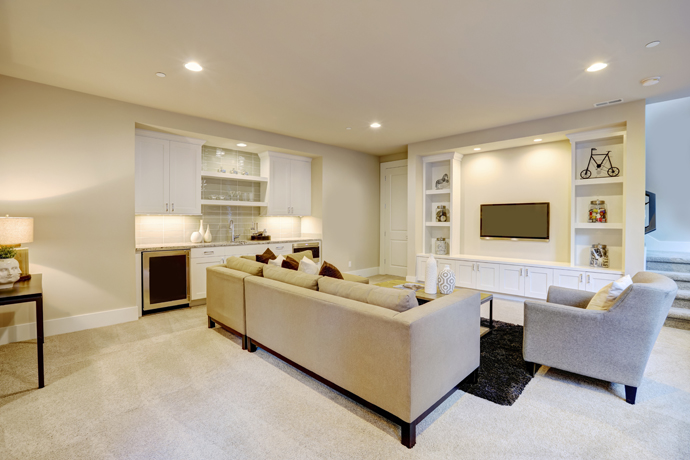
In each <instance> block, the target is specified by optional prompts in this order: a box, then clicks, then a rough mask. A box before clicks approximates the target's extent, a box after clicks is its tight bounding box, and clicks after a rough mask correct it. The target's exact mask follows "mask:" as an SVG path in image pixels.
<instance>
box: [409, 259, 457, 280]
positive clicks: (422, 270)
mask: <svg viewBox="0 0 690 460" xmlns="http://www.w3.org/2000/svg"><path fill="white" fill-rule="evenodd" d="M427 260H428V257H420V258H418V259H417V273H419V274H420V278H419V279H420V280H421V281H424V280H425V279H426V261H427ZM436 264H437V266H438V272H439V273H440V272H441V270H443V269H444V268H446V267H448V268H450V269H451V270H453V271H454V272H455V261H453V260H448V259H436Z"/></svg>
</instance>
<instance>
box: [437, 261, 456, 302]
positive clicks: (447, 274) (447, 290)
mask: <svg viewBox="0 0 690 460" xmlns="http://www.w3.org/2000/svg"><path fill="white" fill-rule="evenodd" d="M454 289H455V272H454V271H453V270H451V268H450V267H448V266H446V267H445V268H444V269H443V270H441V273H439V274H438V292H440V293H441V294H446V295H447V294H452V293H453V290H454Z"/></svg>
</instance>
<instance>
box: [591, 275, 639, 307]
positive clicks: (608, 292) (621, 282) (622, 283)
mask: <svg viewBox="0 0 690 460" xmlns="http://www.w3.org/2000/svg"><path fill="white" fill-rule="evenodd" d="M626 278H627V279H626ZM628 281H629V283H628ZM614 285H615V287H614ZM631 285H632V278H630V276H624V277H623V278H621V279H618V280H616V281H614V282H613V283H609V284H607V285H606V286H604V287H603V288H601V289H599V291H598V292H597V293H596V294H594V297H592V300H590V301H589V304H587V310H602V311H608V310H609V309H610V308H611V307H612V306H613V304H615V303H616V300H618V297H619V296H620V295H621V294H622V293H623V291H625V290H626V289H627V288H628V287H629V286H631Z"/></svg>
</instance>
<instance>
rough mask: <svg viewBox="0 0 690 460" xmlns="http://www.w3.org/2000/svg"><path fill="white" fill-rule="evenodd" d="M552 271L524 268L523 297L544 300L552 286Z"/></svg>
mask: <svg viewBox="0 0 690 460" xmlns="http://www.w3.org/2000/svg"><path fill="white" fill-rule="evenodd" d="M553 272H554V271H553V270H552V269H550V268H542V267H525V294H524V296H525V297H532V298H534V299H546V296H547V295H548V293H549V286H551V285H552V284H553Z"/></svg>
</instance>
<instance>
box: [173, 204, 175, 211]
mask: <svg viewBox="0 0 690 460" xmlns="http://www.w3.org/2000/svg"><path fill="white" fill-rule="evenodd" d="M172 212H175V203H173V204H172Z"/></svg>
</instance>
